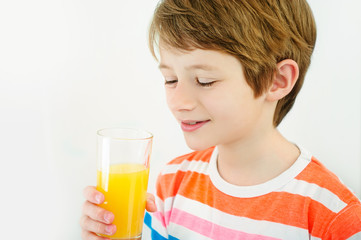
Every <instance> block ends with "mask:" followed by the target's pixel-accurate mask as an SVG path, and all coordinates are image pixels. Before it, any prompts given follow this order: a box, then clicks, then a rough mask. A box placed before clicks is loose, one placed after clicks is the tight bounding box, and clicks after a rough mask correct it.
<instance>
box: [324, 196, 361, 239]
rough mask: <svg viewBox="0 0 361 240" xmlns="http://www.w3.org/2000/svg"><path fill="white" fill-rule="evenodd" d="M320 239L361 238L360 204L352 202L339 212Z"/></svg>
mask: <svg viewBox="0 0 361 240" xmlns="http://www.w3.org/2000/svg"><path fill="white" fill-rule="evenodd" d="M322 239H326V240H331V239H340V240H342V239H348V240H356V239H357V240H361V204H360V202H357V203H353V204H350V205H348V206H347V207H345V208H344V209H343V210H342V211H341V212H339V213H338V214H337V215H336V217H335V218H334V220H333V221H332V222H331V224H330V226H329V228H328V230H327V232H326V234H325V235H324V237H323V238H322Z"/></svg>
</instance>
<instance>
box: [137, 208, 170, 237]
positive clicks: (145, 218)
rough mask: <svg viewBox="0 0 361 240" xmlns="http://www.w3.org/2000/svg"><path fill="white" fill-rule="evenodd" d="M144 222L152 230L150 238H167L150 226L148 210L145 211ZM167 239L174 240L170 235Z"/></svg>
mask: <svg viewBox="0 0 361 240" xmlns="http://www.w3.org/2000/svg"><path fill="white" fill-rule="evenodd" d="M144 223H145V225H147V226H148V227H149V229H150V230H151V231H152V240H167V238H165V237H163V236H162V235H160V234H159V233H158V232H157V231H155V230H154V229H153V228H152V216H150V214H149V213H148V212H146V213H145V217H144ZM169 239H172V240H175V238H173V237H171V238H169Z"/></svg>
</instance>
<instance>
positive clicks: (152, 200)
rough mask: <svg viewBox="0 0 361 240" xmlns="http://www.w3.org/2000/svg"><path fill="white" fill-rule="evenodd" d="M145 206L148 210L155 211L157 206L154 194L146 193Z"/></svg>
mask: <svg viewBox="0 0 361 240" xmlns="http://www.w3.org/2000/svg"><path fill="white" fill-rule="evenodd" d="M145 208H146V209H147V211H148V212H156V211H157V206H156V205H155V198H154V195H153V194H151V193H147V202H146V205H145Z"/></svg>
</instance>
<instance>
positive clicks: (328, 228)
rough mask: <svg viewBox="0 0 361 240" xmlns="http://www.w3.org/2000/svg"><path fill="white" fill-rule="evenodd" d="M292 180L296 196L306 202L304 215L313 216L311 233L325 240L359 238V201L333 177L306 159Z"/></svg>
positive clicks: (324, 168) (360, 210)
mask: <svg viewBox="0 0 361 240" xmlns="http://www.w3.org/2000/svg"><path fill="white" fill-rule="evenodd" d="M296 179H297V183H298V184H297V186H298V189H297V192H298V193H300V194H301V195H303V196H305V197H308V198H309V201H310V204H309V208H308V215H309V216H313V217H312V219H313V221H312V222H313V223H311V225H312V224H314V231H315V232H316V229H318V231H319V232H322V233H323V234H322V236H323V238H326V239H333V238H337V239H347V238H349V237H350V236H352V235H354V234H361V203H360V200H359V199H358V198H357V196H356V195H355V194H354V193H353V192H352V191H351V190H350V189H349V188H348V187H347V186H346V185H345V184H344V183H343V182H342V181H341V180H340V179H339V177H338V176H337V175H336V174H334V173H333V172H332V171H330V170H329V169H327V168H326V167H325V166H324V165H323V164H322V163H321V162H320V161H319V160H318V159H316V158H315V157H310V162H309V164H308V165H307V167H306V168H305V169H304V170H303V171H302V172H301V173H300V174H299V175H298V176H297V177H296ZM344 226H349V227H348V228H347V229H345V227H344ZM321 229H322V230H321ZM340 237H341V238H340Z"/></svg>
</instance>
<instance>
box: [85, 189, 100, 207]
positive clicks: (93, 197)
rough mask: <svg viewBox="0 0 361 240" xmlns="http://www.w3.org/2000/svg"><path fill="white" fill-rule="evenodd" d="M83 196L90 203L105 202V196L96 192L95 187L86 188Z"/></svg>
mask: <svg viewBox="0 0 361 240" xmlns="http://www.w3.org/2000/svg"><path fill="white" fill-rule="evenodd" d="M83 195H84V197H85V199H86V200H88V201H89V202H92V203H96V204H100V203H102V202H104V194H103V193H101V192H99V191H98V190H96V188H95V187H94V186H87V187H86V188H84V191H83Z"/></svg>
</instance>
